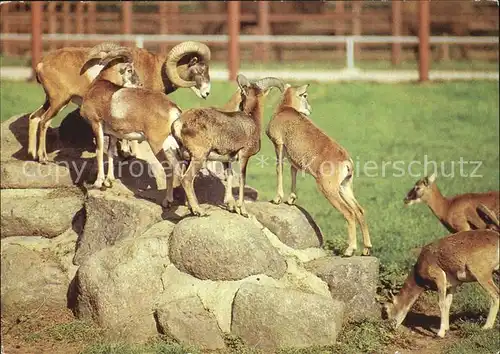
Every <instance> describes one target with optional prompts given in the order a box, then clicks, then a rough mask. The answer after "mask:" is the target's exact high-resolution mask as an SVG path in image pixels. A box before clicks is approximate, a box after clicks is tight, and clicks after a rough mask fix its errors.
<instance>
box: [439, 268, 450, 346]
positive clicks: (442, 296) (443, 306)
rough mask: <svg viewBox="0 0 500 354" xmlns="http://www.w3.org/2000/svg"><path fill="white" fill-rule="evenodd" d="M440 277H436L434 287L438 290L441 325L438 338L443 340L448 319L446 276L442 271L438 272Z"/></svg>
mask: <svg viewBox="0 0 500 354" xmlns="http://www.w3.org/2000/svg"><path fill="white" fill-rule="evenodd" d="M440 273H441V274H440V275H439V276H438V277H436V286H437V289H438V303H439V310H440V312H441V325H440V327H439V332H438V333H437V335H438V337H441V338H443V337H444V335H445V334H446V330H447V329H448V327H449V317H448V316H447V311H446V310H447V308H448V306H447V302H446V274H445V273H444V271H442V270H441V271H440Z"/></svg>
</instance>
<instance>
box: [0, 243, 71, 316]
mask: <svg viewBox="0 0 500 354" xmlns="http://www.w3.org/2000/svg"><path fill="white" fill-rule="evenodd" d="M1 273H2V282H1V309H2V317H4V316H6V317H11V316H21V315H26V314H28V313H29V312H31V311H34V310H36V309H40V310H41V309H47V308H49V309H50V308H59V309H60V308H66V303H67V300H66V294H67V291H68V285H69V283H70V279H69V278H68V276H67V274H66V269H65V268H64V267H63V266H62V264H61V263H60V262H59V261H58V260H57V258H56V257H54V255H53V254H52V253H51V252H50V251H48V250H43V251H34V250H30V249H28V248H26V247H24V246H21V245H17V244H3V243H2V254H1Z"/></svg>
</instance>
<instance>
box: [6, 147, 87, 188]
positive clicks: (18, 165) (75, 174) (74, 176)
mask: <svg viewBox="0 0 500 354" xmlns="http://www.w3.org/2000/svg"><path fill="white" fill-rule="evenodd" d="M66 152H67V151H66ZM61 156H62V155H61ZM49 158H50V156H49ZM95 176H96V169H95V165H94V164H93V160H90V159H84V158H77V157H68V156H67V155H66V157H64V158H63V157H61V158H60V160H59V161H57V162H48V163H47V164H44V165H42V164H40V163H38V162H37V161H19V160H9V161H3V162H2V165H1V167H0V178H1V181H0V188H2V189H7V188H19V189H27V188H61V187H71V186H74V185H75V184H83V183H85V182H89V181H92V182H93V181H94V179H95Z"/></svg>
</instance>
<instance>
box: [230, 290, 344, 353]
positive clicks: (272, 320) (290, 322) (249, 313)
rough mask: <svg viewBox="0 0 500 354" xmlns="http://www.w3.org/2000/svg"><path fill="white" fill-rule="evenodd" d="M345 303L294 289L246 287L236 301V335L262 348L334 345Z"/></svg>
mask: <svg viewBox="0 0 500 354" xmlns="http://www.w3.org/2000/svg"><path fill="white" fill-rule="evenodd" d="M343 313H344V304H343V303H342V302H340V301H336V300H333V299H332V298H330V297H325V296H320V295H316V294H308V293H304V292H301V291H297V290H294V289H284V288H275V287H267V286H259V285H255V284H243V285H242V286H241V287H240V289H239V290H238V292H237V293H236V296H235V298H234V302H233V317H232V324H231V332H232V334H234V335H236V336H238V337H240V338H241V339H242V340H243V342H244V343H245V344H247V345H250V346H253V347H255V348H258V349H264V350H276V349H278V348H283V347H295V348H305V347H311V346H326V345H334V344H335V341H336V338H337V334H338V332H339V331H340V329H341V325H342V321H343Z"/></svg>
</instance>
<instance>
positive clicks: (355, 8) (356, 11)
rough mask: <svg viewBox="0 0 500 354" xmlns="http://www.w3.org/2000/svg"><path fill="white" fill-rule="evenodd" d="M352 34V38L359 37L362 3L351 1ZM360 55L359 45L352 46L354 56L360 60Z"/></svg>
mask: <svg viewBox="0 0 500 354" xmlns="http://www.w3.org/2000/svg"><path fill="white" fill-rule="evenodd" d="M351 6H352V14H353V17H352V34H353V35H354V36H360V35H361V17H360V15H361V8H362V6H363V2H362V1H353V2H352V5H351ZM360 54H361V46H360V44H354V56H355V57H356V58H358V60H359V59H360V56H359V55H360Z"/></svg>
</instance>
